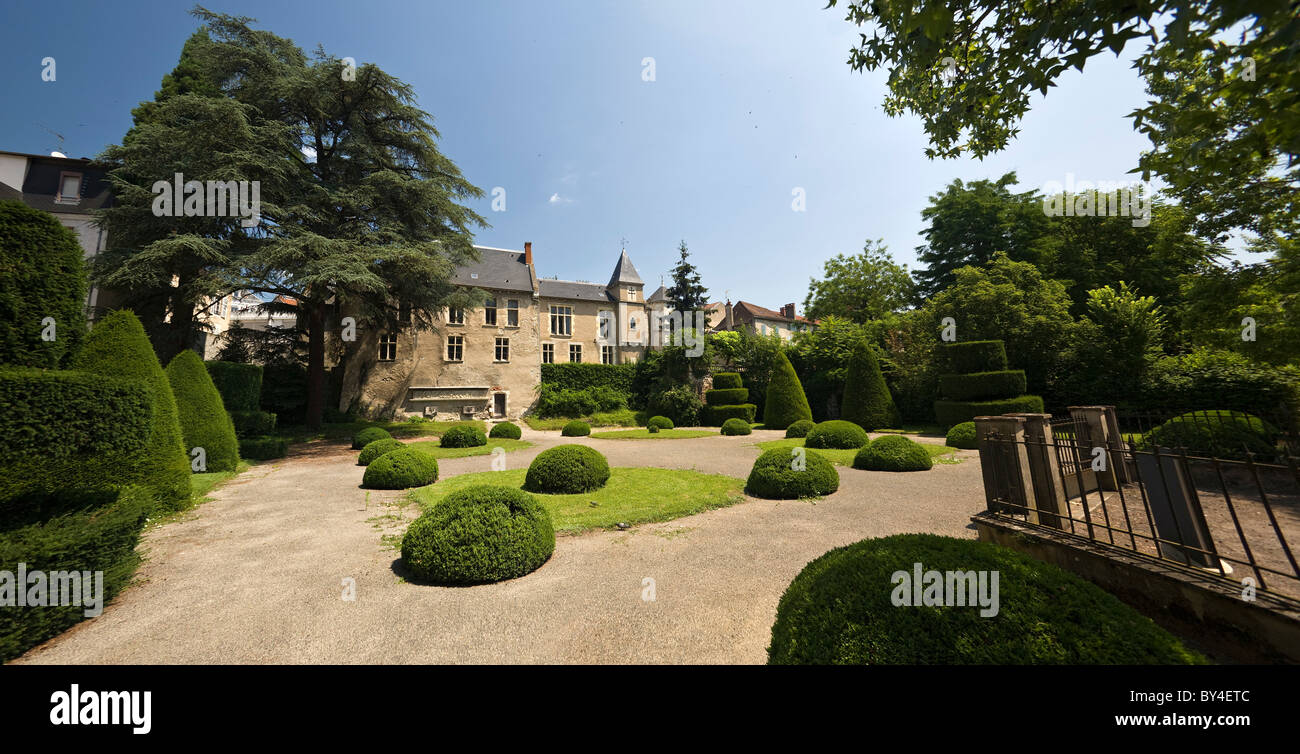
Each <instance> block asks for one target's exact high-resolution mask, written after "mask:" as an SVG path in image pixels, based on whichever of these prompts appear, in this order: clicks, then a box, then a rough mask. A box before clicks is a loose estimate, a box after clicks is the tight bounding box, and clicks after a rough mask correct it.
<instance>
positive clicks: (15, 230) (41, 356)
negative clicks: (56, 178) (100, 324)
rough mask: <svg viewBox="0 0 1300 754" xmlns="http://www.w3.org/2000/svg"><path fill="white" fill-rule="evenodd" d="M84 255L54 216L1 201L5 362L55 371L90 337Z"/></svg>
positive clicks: (1, 350)
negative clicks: (86, 306) (87, 334)
mask: <svg viewBox="0 0 1300 754" xmlns="http://www.w3.org/2000/svg"><path fill="white" fill-rule="evenodd" d="M51 177H52V176H51ZM19 178H20V179H21V176H19ZM20 183H21V180H20ZM82 256H83V252H82V250H81V244H80V243H78V242H77V234H76V233H74V232H73V231H72V230H70V229H69V228H66V227H64V226H63V224H62V223H60V222H59V220H58V218H56V217H55V216H54V215H52V214H50V213H49V212H44V211H42V210H39V209H32V208H31V207H28V206H27V205H25V204H23V203H22V202H18V201H10V200H5V201H2V202H0V364H14V365H18V366H29V367H40V368H42V369H53V368H56V367H59V366H62V365H64V364H67V363H68V361H69V359H70V358H71V355H72V354H74V353H76V351H77V348H78V347H79V345H80V344H81V341H82V340H83V339H84V337H85V335H86V313H85V305H86V285H87V283H86V275H87V271H86V265H85V262H83V261H82ZM43 336H44V337H43ZM50 336H52V337H50Z"/></svg>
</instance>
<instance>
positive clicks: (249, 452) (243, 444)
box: [239, 436, 289, 461]
mask: <svg viewBox="0 0 1300 754" xmlns="http://www.w3.org/2000/svg"><path fill="white" fill-rule="evenodd" d="M288 454H289V440H288V438H285V437H271V436H267V437H241V438H239V455H240V456H242V457H243V458H244V459H245V460H248V461H270V460H274V459H276V458H284V457H285V456H286V455H288Z"/></svg>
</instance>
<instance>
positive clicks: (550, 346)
mask: <svg viewBox="0 0 1300 754" xmlns="http://www.w3.org/2000/svg"><path fill="white" fill-rule="evenodd" d="M542 363H543V364H554V363H555V344H554V343H543V344H542Z"/></svg>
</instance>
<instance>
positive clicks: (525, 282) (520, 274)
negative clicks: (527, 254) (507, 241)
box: [451, 246, 533, 293]
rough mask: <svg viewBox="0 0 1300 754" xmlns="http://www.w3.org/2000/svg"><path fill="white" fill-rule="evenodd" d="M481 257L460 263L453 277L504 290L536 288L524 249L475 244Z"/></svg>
mask: <svg viewBox="0 0 1300 754" xmlns="http://www.w3.org/2000/svg"><path fill="white" fill-rule="evenodd" d="M474 248H475V249H477V250H478V254H479V261H477V262H470V263H469V264H466V265H463V266H461V267H457V268H456V271H455V272H453V273H452V276H451V281H452V282H453V283H456V284H457V285H466V286H475V287H478V288H495V289H497V290H504V291H527V292H529V293H532V291H533V278H532V273H531V272H530V271H529V269H528V265H527V264H526V263H525V262H524V253H523V252H522V251H508V250H505V249H489V248H486V247H483V246H475V247H474Z"/></svg>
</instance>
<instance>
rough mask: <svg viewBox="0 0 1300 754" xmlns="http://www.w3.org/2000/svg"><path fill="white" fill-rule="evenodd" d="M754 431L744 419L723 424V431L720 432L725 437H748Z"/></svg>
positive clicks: (731, 420)
mask: <svg viewBox="0 0 1300 754" xmlns="http://www.w3.org/2000/svg"><path fill="white" fill-rule="evenodd" d="M753 431H754V430H753V428H752V427H750V426H749V422H747V421H745V420H744V419H728V420H726V421H725V422H723V423H722V429H721V430H719V431H718V433H719V434H723V435H748V434H750V433H752V432H753Z"/></svg>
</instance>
